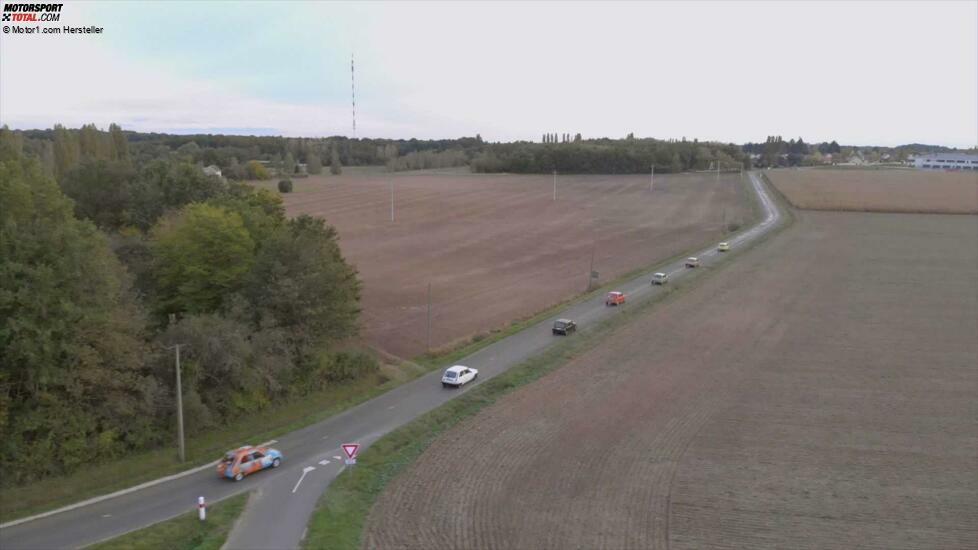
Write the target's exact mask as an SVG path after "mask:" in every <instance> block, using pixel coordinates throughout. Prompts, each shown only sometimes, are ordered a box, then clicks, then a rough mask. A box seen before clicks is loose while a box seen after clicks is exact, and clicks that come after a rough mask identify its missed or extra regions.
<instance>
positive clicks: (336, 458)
mask: <svg viewBox="0 0 978 550" xmlns="http://www.w3.org/2000/svg"><path fill="white" fill-rule="evenodd" d="M333 460H343V457H341V456H333Z"/></svg>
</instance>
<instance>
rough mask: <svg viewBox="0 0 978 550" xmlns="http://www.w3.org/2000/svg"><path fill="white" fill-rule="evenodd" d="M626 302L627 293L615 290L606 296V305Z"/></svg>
mask: <svg viewBox="0 0 978 550" xmlns="http://www.w3.org/2000/svg"><path fill="white" fill-rule="evenodd" d="M624 303H625V293H623V292H618V291H617V290H614V291H612V292H609V293H608V295H607V296H605V298H604V305H606V306H617V305H621V304H624Z"/></svg>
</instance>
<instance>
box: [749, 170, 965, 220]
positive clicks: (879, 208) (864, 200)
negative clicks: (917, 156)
mask: <svg viewBox="0 0 978 550" xmlns="http://www.w3.org/2000/svg"><path fill="white" fill-rule="evenodd" d="M764 173H765V174H766V175H767V176H768V179H770V180H771V182H772V183H773V184H774V185H775V186H776V187H777V188H778V190H779V191H781V193H783V194H784V196H785V197H787V199H788V200H789V201H790V202H791V204H793V205H795V206H797V207H798V208H807V209H811V210H854V211H859V212H932V213H939V214H940V213H944V214H976V213H978V172H969V171H961V172H941V171H937V170H896V169H895V170H870V169H866V170H859V169H806V170H768V171H765V172H764Z"/></svg>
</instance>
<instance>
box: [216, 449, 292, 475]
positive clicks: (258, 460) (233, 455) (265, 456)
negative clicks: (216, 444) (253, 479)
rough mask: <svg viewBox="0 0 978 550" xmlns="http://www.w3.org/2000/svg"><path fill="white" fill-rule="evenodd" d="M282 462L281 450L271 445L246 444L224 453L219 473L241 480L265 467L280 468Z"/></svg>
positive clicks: (218, 467) (218, 468)
mask: <svg viewBox="0 0 978 550" xmlns="http://www.w3.org/2000/svg"><path fill="white" fill-rule="evenodd" d="M281 464H282V453H281V452H279V451H277V450H275V449H272V448H271V447H252V446H251V445H245V446H244V447H239V448H237V449H235V450H233V451H228V452H227V453H225V454H224V458H222V459H221V462H219V463H218V465H217V475H219V476H221V477H226V478H228V479H233V480H235V481H241V480H242V479H244V478H245V476H247V475H251V474H253V473H255V472H258V471H261V470H264V469H265V468H278V467H279V465H281Z"/></svg>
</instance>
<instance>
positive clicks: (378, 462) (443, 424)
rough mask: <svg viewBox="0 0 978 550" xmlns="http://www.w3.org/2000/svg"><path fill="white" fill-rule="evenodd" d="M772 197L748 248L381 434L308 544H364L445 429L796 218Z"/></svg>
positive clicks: (329, 494)
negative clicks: (369, 527) (375, 516)
mask: <svg viewBox="0 0 978 550" xmlns="http://www.w3.org/2000/svg"><path fill="white" fill-rule="evenodd" d="M767 187H768V188H769V189H770V188H771V187H772V186H771V185H770V184H768V185H767ZM773 197H774V200H775V201H776V202H778V203H779V204H780V205H781V209H782V211H783V212H784V216H783V219H784V221H783V222H782V224H781V225H780V226H779V227H777V228H775V229H774V230H772V231H771V232H769V233H768V234H766V235H764V236H762V237H760V238H758V239H757V240H755V241H753V242H752V243H751V244H750V245H748V246H747V247H745V248H744V249H741V250H740V251H737V252H736V253H734V254H727V255H724V256H723V257H720V258H718V260H717V261H716V263H715V264H713V266H711V267H710V268H709V269H704V270H699V272H698V273H696V275H695V276H693V277H690V278H688V279H684V280H682V281H681V282H678V283H672V284H671V285H669V286H668V289H667V291H666V292H664V293H662V294H659V295H658V296H655V297H654V298H651V299H649V300H646V301H644V302H641V303H639V304H636V305H635V306H632V307H630V308H629V309H627V310H624V309H623V310H621V312H620V313H619V314H617V315H615V316H613V317H611V318H610V319H608V320H606V321H603V322H601V323H599V324H598V325H596V326H594V327H590V328H589V329H588V330H586V331H581V332H580V333H579V334H578V335H576V336H575V337H574V338H568V339H566V340H563V341H562V342H560V343H559V344H557V345H555V346H553V347H551V348H549V349H548V350H546V351H544V352H543V353H541V354H539V355H536V356H534V357H531V358H530V359H527V360H526V361H523V362H522V363H520V364H518V365H515V366H513V367H512V368H510V369H508V370H506V371H505V372H503V373H502V374H500V375H499V376H496V377H495V378H492V379H491V380H489V381H487V382H484V383H483V384H481V385H479V386H476V387H475V388H473V389H472V390H470V391H469V392H467V393H465V394H463V395H461V396H459V397H458V398H456V399H453V400H451V401H449V402H448V403H446V404H444V405H442V406H440V407H438V408H437V409H434V410H433V411H431V412H429V413H427V414H425V415H423V416H421V417H420V418H418V419H417V420H414V421H412V422H410V423H408V424H406V425H405V426H402V427H401V428H398V429H397V430H394V431H393V432H390V433H389V434H387V435H385V436H383V437H382V438H380V439H379V440H378V441H377V442H376V443H374V444H373V445H371V446H370V448H368V449H367V450H366V451H364V452H363V454H361V455H360V456H359V457H358V458H357V465H356V466H354V467H352V468H349V469H347V470H345V471H343V473H341V474H340V475H339V476H338V477H337V478H336V480H335V481H333V483H332V484H331V485H330V486H329V488H328V489H327V490H326V492H325V493H324V494H323V496H322V497H321V498H320V500H319V502H318V503H317V505H316V510H315V512H314V513H313V516H312V519H311V520H310V522H309V530H308V532H307V534H306V538H305V540H304V541H303V548H305V549H319V548H329V549H331V550H334V549H354V548H360V547H361V546H362V543H363V540H362V537H363V526H364V522H365V521H366V519H367V516H368V514H369V513H370V510H371V508H372V507H373V505H374V502H375V501H376V500H377V497H378V496H380V494H381V493H382V492H383V490H384V488H385V487H386V486H387V484H388V483H389V482H390V481H391V480H392V479H394V478H395V477H396V476H397V475H398V474H400V473H401V472H403V471H404V470H405V468H406V467H407V466H409V465H410V464H412V463H413V462H414V461H415V460H416V459H417V458H418V457H419V456H421V453H423V452H424V451H425V449H427V448H428V447H429V446H430V445H431V443H432V442H433V441H434V440H435V439H437V438H438V437H439V436H440V435H441V434H442V433H444V432H445V431H447V430H449V429H451V428H452V427H454V426H455V425H457V424H458V423H459V422H462V421H463V420H465V419H467V418H469V417H471V416H474V415H475V414H477V413H478V412H479V411H481V410H482V409H483V408H485V407H487V406H489V405H491V404H493V403H495V402H496V401H497V400H498V399H499V398H501V397H503V396H504V395H506V394H508V393H510V392H511V391H514V390H515V389H517V388H519V387H521V386H523V385H526V384H529V383H530V382H533V381H535V380H537V379H539V378H541V377H542V376H544V375H546V374H547V373H549V372H551V371H553V370H555V369H557V368H559V367H561V366H563V365H565V364H567V363H568V362H569V361H570V360H572V359H574V358H575V357H577V356H578V355H580V354H581V353H583V352H586V351H588V350H589V349H591V348H593V347H595V346H597V345H598V344H600V343H601V342H602V341H603V340H604V339H605V338H606V337H607V336H608V334H609V333H610V332H613V331H615V330H617V329H619V328H620V327H622V326H624V325H625V324H627V323H628V322H630V321H631V320H633V319H635V318H636V317H637V316H639V315H643V314H644V313H645V312H646V311H648V310H649V309H650V308H651V307H653V306H654V305H655V304H658V303H661V302H663V301H666V300H673V299H676V298H677V297H679V296H681V295H682V294H683V293H684V292H685V291H686V290H687V289H688V288H690V287H691V286H693V285H695V284H697V283H698V282H700V281H702V280H705V279H706V278H708V277H712V276H715V274H716V273H718V272H720V270H721V269H722V268H723V267H725V266H726V265H729V263H730V262H731V261H732V258H733V257H735V256H740V255H741V254H743V253H745V252H746V251H748V250H751V249H753V248H754V247H756V246H759V245H760V244H762V243H764V242H766V241H767V240H768V239H770V238H772V237H773V236H774V235H776V234H778V233H780V232H781V231H783V230H784V229H785V228H787V227H788V226H790V225H791V224H792V223H793V221H794V216H793V215H792V213H791V212H790V211H789V210H788V208H787V206H786V204H787V203H786V202H785V201H784V200H783V197H781V196H780V195H777V194H774V195H773ZM750 225H753V223H752V224H750ZM681 256H682V255H679V257H681Z"/></svg>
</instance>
